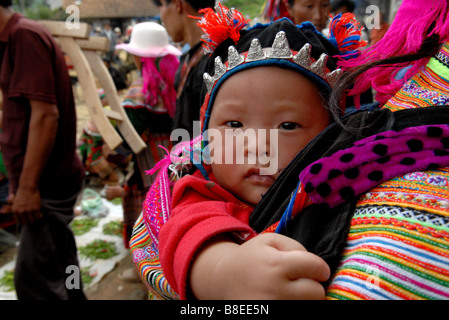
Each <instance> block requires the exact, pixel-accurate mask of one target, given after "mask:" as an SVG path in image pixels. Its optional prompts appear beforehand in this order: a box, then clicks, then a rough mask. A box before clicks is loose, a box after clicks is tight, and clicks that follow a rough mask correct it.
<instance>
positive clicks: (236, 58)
mask: <svg viewBox="0 0 449 320" xmlns="http://www.w3.org/2000/svg"><path fill="white" fill-rule="evenodd" d="M243 62H245V59H244V58H243V56H242V55H240V54H239V53H238V51H237V49H236V48H235V47H234V46H230V47H229V48H228V70H231V69H233V68H235V67H237V66H238V65H240V64H242V63H243Z"/></svg>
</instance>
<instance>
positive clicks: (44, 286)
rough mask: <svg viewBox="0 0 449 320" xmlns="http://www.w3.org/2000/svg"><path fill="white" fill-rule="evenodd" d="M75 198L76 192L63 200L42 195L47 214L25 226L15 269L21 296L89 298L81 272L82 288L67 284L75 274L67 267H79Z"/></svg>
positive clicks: (26, 298) (57, 298) (41, 298)
mask: <svg viewBox="0 0 449 320" xmlns="http://www.w3.org/2000/svg"><path fill="white" fill-rule="evenodd" d="M75 202H76V195H75V196H73V197H72V198H70V199H67V200H63V201H60V200H58V201H55V200H47V199H42V209H41V210H42V214H43V218H41V219H39V220H37V221H35V222H34V223H32V224H28V225H23V226H22V229H21V231H20V245H19V249H18V255H17V261H16V269H15V273H14V283H15V287H16V294H17V298H18V299H19V300H85V299H86V296H85V295H84V292H83V290H82V284H81V272H79V274H80V281H79V283H80V287H79V289H73V286H69V288H67V286H66V279H67V278H68V277H69V276H70V275H71V274H70V273H66V270H67V267H68V266H75V268H78V270H79V263H78V257H77V247H76V243H75V237H74V235H73V232H72V230H71V229H70V227H69V223H70V222H71V221H72V219H73V217H74V213H73V207H74V205H75ZM69 270H73V267H71V268H69ZM71 288H72V289H71Z"/></svg>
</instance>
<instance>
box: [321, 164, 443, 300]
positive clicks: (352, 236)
mask: <svg viewBox="0 0 449 320" xmlns="http://www.w3.org/2000/svg"><path fill="white" fill-rule="evenodd" d="M448 177H449V169H448V168H444V169H439V170H432V171H424V172H415V173H409V174H406V175H404V176H402V177H397V178H395V179H392V180H390V181H387V182H385V183H383V184H381V185H379V186H378V187H376V188H374V189H373V190H371V191H370V192H369V194H365V195H364V196H363V197H361V199H360V201H359V202H358V204H357V209H356V211H355V213H354V217H353V219H352V222H351V227H350V231H349V234H348V241H347V245H346V248H345V250H344V252H343V257H342V261H341V264H340V267H339V268H338V270H337V272H336V273H335V275H334V278H333V280H332V282H331V285H330V286H329V287H328V291H327V298H328V299H338V300H340V299H375V300H383V299H407V300H409V299H410V300H411V299H449V232H448V230H449V203H447V200H448V199H449V198H448V197H449V180H448ZM424 186H425V187H424Z"/></svg>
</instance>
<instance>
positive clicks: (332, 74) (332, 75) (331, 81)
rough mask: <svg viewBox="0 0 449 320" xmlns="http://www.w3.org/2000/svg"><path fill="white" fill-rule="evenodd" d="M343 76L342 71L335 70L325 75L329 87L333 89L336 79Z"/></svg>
mask: <svg viewBox="0 0 449 320" xmlns="http://www.w3.org/2000/svg"><path fill="white" fill-rule="evenodd" d="M342 74H343V70H341V69H335V70H334V71H332V72H329V73H328V74H327V75H326V79H327V81H328V82H329V84H330V86H331V87H333V86H335V84H336V83H337V81H338V79H340V76H341V75H342Z"/></svg>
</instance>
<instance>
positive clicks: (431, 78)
mask: <svg viewBox="0 0 449 320" xmlns="http://www.w3.org/2000/svg"><path fill="white" fill-rule="evenodd" d="M448 87H449V83H448V82H447V81H446V80H445V79H444V78H441V77H439V76H438V75H437V74H436V73H435V72H434V71H432V70H431V69H430V68H426V69H424V70H422V71H420V72H419V73H418V74H417V75H415V76H414V77H413V78H412V79H411V80H409V81H408V82H407V83H406V84H405V85H404V86H403V87H402V89H401V90H400V91H398V92H397V93H396V94H395V96H394V97H393V98H391V99H390V100H389V101H388V102H387V103H386V104H385V105H384V106H383V108H386V109H390V110H391V111H398V110H403V109H412V108H422V107H426V106H429V105H434V106H439V105H448V104H449V94H448V89H447V88H448Z"/></svg>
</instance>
